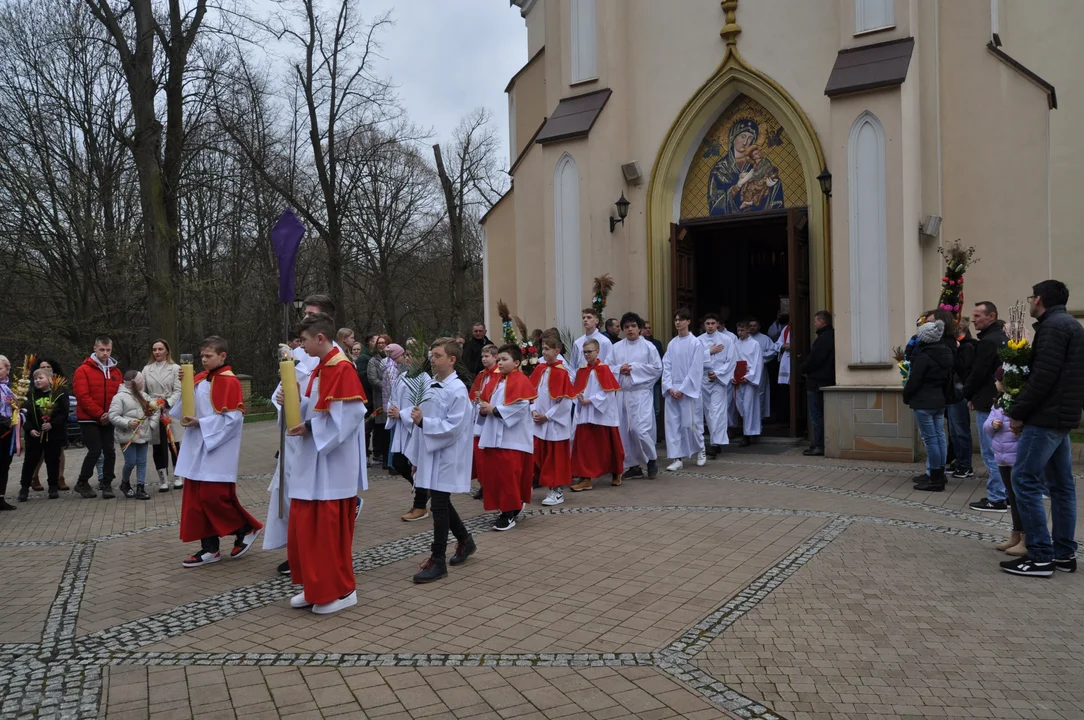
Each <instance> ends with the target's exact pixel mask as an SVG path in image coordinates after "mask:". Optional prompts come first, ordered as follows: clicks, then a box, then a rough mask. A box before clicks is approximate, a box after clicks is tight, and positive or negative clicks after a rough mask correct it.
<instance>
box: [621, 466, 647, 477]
mask: <svg viewBox="0 0 1084 720" xmlns="http://www.w3.org/2000/svg"><path fill="white" fill-rule="evenodd" d="M643 476H644V469H643V468H641V467H640V466H639V465H633V466H632V467H630V468H629V469H628V470H626V471H625V474H624V475H622V476H621V479H622V480H628V479H629V478H642V477H643Z"/></svg>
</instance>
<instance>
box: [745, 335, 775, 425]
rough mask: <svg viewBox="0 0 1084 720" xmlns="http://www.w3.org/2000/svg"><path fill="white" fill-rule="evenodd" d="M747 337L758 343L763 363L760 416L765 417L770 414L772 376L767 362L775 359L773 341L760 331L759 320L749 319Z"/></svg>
mask: <svg viewBox="0 0 1084 720" xmlns="http://www.w3.org/2000/svg"><path fill="white" fill-rule="evenodd" d="M749 337H751V338H752V339H753V340H756V342H757V345H760V355H761V362H762V363H763V365H764V369H763V370H762V371H761V373H760V417H761V418H766V417H769V416H770V415H771V414H772V377H771V375H770V374H769V373H768V364H769V363H770V362H771V361H772V360H775V354H776V349H775V341H774V340H772V339H771V338H770V337H768V336H767V335H765V334H764V333H762V332H760V321H759V320H750V321H749Z"/></svg>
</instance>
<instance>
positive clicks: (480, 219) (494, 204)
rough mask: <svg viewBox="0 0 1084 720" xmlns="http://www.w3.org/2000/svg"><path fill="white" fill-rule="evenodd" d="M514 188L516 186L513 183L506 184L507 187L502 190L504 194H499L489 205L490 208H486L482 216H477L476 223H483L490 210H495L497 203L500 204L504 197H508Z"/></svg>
mask: <svg viewBox="0 0 1084 720" xmlns="http://www.w3.org/2000/svg"><path fill="white" fill-rule="evenodd" d="M515 189H516V186H515V185H514V184H513V185H509V186H508V189H507V190H505V191H504V195H501V196H500V197H499V198H497V202H495V203H493V207H491V208H489V209H488V210H486V212H485V214H484V215H482V217H480V218H478V224H479V225H485V223H486V218H488V217H489V214H490V213H491V212H493V211H494V210H496V209H497V206H498V205H500V204H501V203H502V202H504V199H505V198H506V197H508V196H509V195H511V194H512V191H513V190H515Z"/></svg>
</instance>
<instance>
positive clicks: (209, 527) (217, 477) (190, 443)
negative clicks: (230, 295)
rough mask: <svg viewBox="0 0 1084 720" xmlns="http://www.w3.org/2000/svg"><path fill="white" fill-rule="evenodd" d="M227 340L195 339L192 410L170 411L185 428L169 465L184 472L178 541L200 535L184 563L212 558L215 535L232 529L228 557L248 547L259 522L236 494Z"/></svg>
mask: <svg viewBox="0 0 1084 720" xmlns="http://www.w3.org/2000/svg"><path fill="white" fill-rule="evenodd" d="M228 351H229V346H228V345H227V343H226V341H225V340H224V339H223V338H220V337H218V336H217V335H212V336H211V337H209V338H207V339H206V340H204V341H203V343H201V344H200V360H201V361H202V363H203V370H204V371H203V372H201V373H200V374H199V375H197V376H196V377H195V386H196V387H195V401H196V402H195V413H196V414H195V415H194V416H185V415H182V412H181V410H182V408H183V407H184V403H177V404H176V405H174V406H173V407H172V408H171V409H170V417H172V418H174V419H176V420H179V421H180V423H181V425H182V426H184V427H185V428H186V429H187V432H186V433H185V437H184V442H183V443H181V449H180V451H179V453H178V455H177V464H176V466H175V468H174V472H176V473H177V474H178V475H180V476H181V477H183V478H185V485H184V495H183V497H182V500H181V541H182V542H195V541H196V540H199V541H200V550H199V551H198V552H196V553H194V554H193V555H192V556H191V557H189V558H188V559H186V560H185V561H184V562H183V563H182V564H183V565H184V566H185V567H187V568H194V567H202V566H203V565H210V564H211V563H216V562H218V561H219V560H220V559H221V556H220V555H219V552H218V548H219V541H218V539H219V538H220V537H223V536H227V535H234V536H236V539H235V540H234V543H233V550H232V551H231V552H230V557H231V558H234V559H237V558H240V557H241V556H242V555H244V554H245V553H246V552H248V550H249V548H251V547H252V544H253V543H254V542H255V540H256V538H257V536H259V534H260V530H261V529H262V528H263V525H261V524H260V521H259V520H257V519H256V518H254V517H252V515H250V514H249V512H248V511H247V510H245V509H244V508H243V507H242V506H241V501H240V500H238V499H237V486H236V484H237V464H238V462H239V461H240V458H241V429H242V428H243V427H244V422H245V414H244V408H245V405H244V400H243V398H242V393H241V381H240V380H238V379H237V376H236V375H234V374H233V371H232V370H231V369H230V366H229V365H227V364H226V355H227V352H228Z"/></svg>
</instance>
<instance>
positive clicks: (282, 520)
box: [263, 338, 320, 575]
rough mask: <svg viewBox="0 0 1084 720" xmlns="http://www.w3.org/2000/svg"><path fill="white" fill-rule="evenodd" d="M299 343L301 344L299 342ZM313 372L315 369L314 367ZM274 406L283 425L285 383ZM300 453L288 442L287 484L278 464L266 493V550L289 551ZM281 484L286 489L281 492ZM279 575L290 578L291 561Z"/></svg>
mask: <svg viewBox="0 0 1084 720" xmlns="http://www.w3.org/2000/svg"><path fill="white" fill-rule="evenodd" d="M298 341H299V342H300V338H299V339H298ZM298 349H300V346H298ZM302 352H304V350H302ZM295 359H296V356H295ZM316 364H317V365H319V364H320V361H319V359H317V363H316ZM305 367H307V366H306V365H303V364H302V363H297V364H296V365H294V373H295V374H296V375H297V385H298V387H299V388H300V389H301V390H304V389H305V388H307V387H308V386H309V374H308V373H307V372H305ZM313 369H315V367H314V368H313ZM271 402H272V404H274V406H275V409H276V410H277V411H278V413H279V423H282V422H283V419H282V383H279V386H278V388H276V389H275V394H274V395H273V396H272V397H271ZM300 450H301V443H299V442H297V441H293V440H287V441H286V444H285V453H284V455H283V457H284V458H285V460H284V462H283V466H285V468H286V473H285V475H286V480H285V482H284V483H283V481H282V479H281V478H280V477H279V464H278V463H275V473H274V475H272V476H271V486H270V487H269V488H267V491H268V492H269V493H271V504H270V505H268V507H267V521H266V522H265V523H264V529H263V549H264V550H277V549H278V548H284V547H286V542H287V539H288V537H289V528H290V490H289V488H290V475H291V473H292V472H293V471H294V469H295V468H297V467H299V465H298V462H299V460H300V456H299V455H298V453H299V451H300ZM280 483H282V484H283V486H284V487H283V489H282V491H281V492H280V491H279V484H280ZM280 495H281V496H282V517H279V496H280ZM278 573H279V575H289V574H290V561H289V560H284V561H283V562H282V563H280V564H279V566H278Z"/></svg>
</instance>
